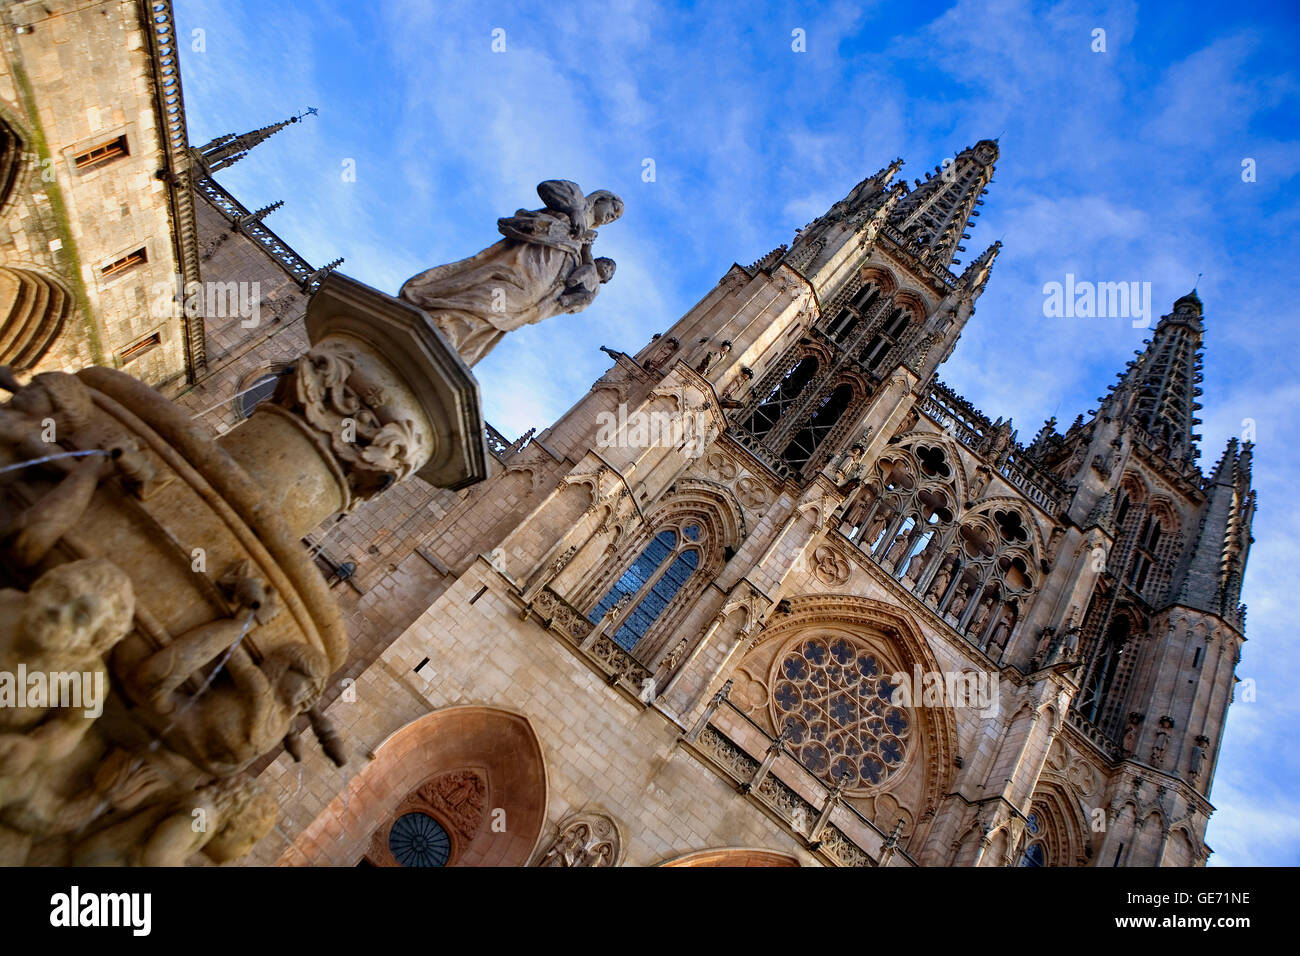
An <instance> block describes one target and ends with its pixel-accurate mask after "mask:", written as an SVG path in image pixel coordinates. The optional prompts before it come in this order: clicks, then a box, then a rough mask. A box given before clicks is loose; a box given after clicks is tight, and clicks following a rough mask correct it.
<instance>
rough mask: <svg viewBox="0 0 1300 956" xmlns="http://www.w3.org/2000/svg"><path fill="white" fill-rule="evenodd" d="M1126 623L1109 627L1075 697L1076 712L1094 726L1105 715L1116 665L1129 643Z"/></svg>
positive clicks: (1117, 673)
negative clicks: (1086, 677) (1087, 674)
mask: <svg viewBox="0 0 1300 956" xmlns="http://www.w3.org/2000/svg"><path fill="white" fill-rule="evenodd" d="M1128 639H1129V619H1128V618H1127V617H1121V618H1119V619H1117V620H1116V621H1115V623H1114V624H1112V625H1111V627H1110V630H1109V631H1108V632H1107V634H1106V640H1105V641H1103V642H1102V643H1101V646H1100V647H1099V648H1098V650H1097V657H1096V660H1095V661H1094V662H1093V666H1092V670H1091V673H1090V675H1089V680H1088V682H1087V685H1086V686H1085V687H1084V688H1083V693H1082V694H1081V695H1080V697H1079V711H1080V713H1082V714H1083V715H1084V716H1085V717H1087V718H1088V720H1090V721H1092V722H1093V723H1096V722H1097V721H1098V719H1099V718H1101V717H1103V716H1104V714H1105V705H1106V704H1107V702H1108V701H1109V699H1110V697H1111V695H1112V694H1113V693H1114V692H1115V691H1116V678H1117V677H1118V676H1119V673H1120V663H1121V662H1122V661H1123V659H1124V653H1125V651H1126V650H1127V649H1128V643H1129V640H1128Z"/></svg>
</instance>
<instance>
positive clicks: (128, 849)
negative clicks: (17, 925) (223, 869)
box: [70, 778, 279, 866]
mask: <svg viewBox="0 0 1300 956" xmlns="http://www.w3.org/2000/svg"><path fill="white" fill-rule="evenodd" d="M278 814H279V808H278V807H277V805H276V802H275V799H274V798H273V797H272V796H271V795H270V794H268V793H266V792H265V791H263V790H261V789H259V788H258V787H257V786H256V785H255V784H253V782H252V781H249V780H246V779H242V778H233V779H228V780H219V781H217V782H216V783H213V784H210V785H208V786H206V787H202V788H200V789H198V790H195V791H193V792H192V793H191V794H189V795H187V796H184V797H180V798H176V799H172V800H164V801H159V802H158V803H154V804H151V805H149V806H146V807H144V808H143V809H141V810H139V811H137V812H136V813H134V814H132V815H131V816H129V817H127V818H126V819H124V820H122V821H121V822H119V823H114V824H112V825H111V826H108V827H105V828H104V829H102V830H100V831H98V832H97V833H95V834H93V835H92V836H89V837H87V838H86V839H84V840H82V841H81V842H80V843H79V844H78V845H77V846H76V847H75V848H74V850H73V851H72V856H71V860H70V862H71V863H72V865H74V866H182V865H183V864H184V863H185V861H186V860H187V859H188V858H189V857H190V856H191V855H192V854H194V853H197V852H199V851H200V850H201V851H202V852H203V854H204V855H205V856H207V857H208V858H209V859H211V860H212V861H213V862H215V863H224V862H227V861H229V860H235V859H238V858H239V857H241V856H243V855H244V854H246V853H247V852H248V851H249V850H251V849H252V848H253V846H254V845H255V844H256V843H257V841H259V840H260V839H262V837H264V836H266V834H267V833H269V832H270V830H271V828H272V827H273V826H274V825H275V821H276V817H277V816H278Z"/></svg>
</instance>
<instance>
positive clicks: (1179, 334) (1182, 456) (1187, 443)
mask: <svg viewBox="0 0 1300 956" xmlns="http://www.w3.org/2000/svg"><path fill="white" fill-rule="evenodd" d="M1204 333H1205V327H1204V325H1203V324H1202V321H1201V300H1200V298H1198V297H1197V295H1196V291H1195V290H1193V291H1192V292H1190V293H1188V294H1187V295H1185V296H1183V297H1182V298H1181V299H1179V300H1178V301H1177V302H1175V303H1174V310H1173V312H1171V313H1169V314H1168V315H1166V316H1164V317H1163V318H1161V319H1160V323H1159V325H1157V326H1156V331H1155V335H1154V336H1153V337H1152V339H1151V341H1150V342H1149V343H1148V344H1147V348H1146V351H1145V352H1142V353H1141V354H1139V355H1138V357H1137V359H1136V360H1135V361H1133V362H1131V363H1130V364H1129V366H1128V368H1127V370H1126V371H1125V372H1124V373H1122V375H1121V379H1120V382H1119V383H1118V384H1117V385H1116V386H1115V387H1114V389H1113V390H1112V391H1111V394H1110V395H1109V396H1107V399H1106V404H1107V405H1108V406H1109V407H1110V408H1111V409H1112V413H1113V414H1114V417H1116V418H1121V419H1125V420H1127V421H1131V422H1133V423H1135V424H1137V425H1138V426H1139V427H1140V428H1142V429H1143V431H1145V432H1146V433H1147V434H1148V435H1150V436H1151V437H1152V438H1154V439H1155V440H1156V442H1157V443H1164V444H1165V445H1167V448H1166V449H1164V456H1165V457H1166V458H1167V459H1169V460H1170V461H1177V462H1185V463H1190V462H1192V461H1194V460H1195V458H1196V457H1197V455H1198V454H1199V452H1198V450H1197V447H1196V443H1197V441H1198V440H1199V439H1200V437H1201V436H1200V435H1197V434H1196V433H1195V432H1194V429H1195V427H1196V426H1197V425H1199V424H1201V420H1200V419H1199V418H1197V417H1195V414H1196V412H1198V411H1199V410H1200V408H1201V405H1200V403H1198V402H1197V401H1196V399H1197V397H1198V396H1199V395H1200V394H1201V389H1200V383H1201V341H1202V338H1203V337H1204Z"/></svg>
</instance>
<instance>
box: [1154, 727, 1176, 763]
mask: <svg viewBox="0 0 1300 956" xmlns="http://www.w3.org/2000/svg"><path fill="white" fill-rule="evenodd" d="M1173 729H1174V722H1173V720H1172V719H1171V718H1169V717H1161V718H1160V728H1159V729H1158V730H1157V731H1156V739H1155V742H1154V743H1153V744H1152V745H1151V766H1153V767H1161V766H1163V765H1164V762H1165V750H1166V749H1167V748H1168V747H1169V731H1171V730H1173Z"/></svg>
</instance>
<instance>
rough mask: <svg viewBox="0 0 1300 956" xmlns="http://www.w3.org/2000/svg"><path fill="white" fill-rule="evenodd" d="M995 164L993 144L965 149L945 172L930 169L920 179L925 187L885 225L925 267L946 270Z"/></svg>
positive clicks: (906, 199)
mask: <svg viewBox="0 0 1300 956" xmlns="http://www.w3.org/2000/svg"><path fill="white" fill-rule="evenodd" d="M997 158H998V144H997V141H996V140H991V139H982V140H980V141H979V142H978V143H976V144H975V145H974V146H970V147H967V148H966V149H964V150H962V151H961V152H960V153H958V154H957V156H956V157H955V158H954V159H953V160H952V162H950V163H948V164H947V165H946V166H936V167H935V172H934V173H933V174H932V173H926V178H925V181H924V182H922V181H921V180H919V179H918V180H917V181H916V187H915V188H914V189H913V190H912V191H911V192H909V193H908V194H907V195H906V196H904V197H903V199H902V201H901V202H900V203H899V204H898V206H897V208H896V209H895V210H894V212H893V213H892V215H891V216H890V222H891V224H892V225H893V226H894V227H895V228H897V229H898V230H899V232H901V233H903V235H904V236H905V237H906V239H907V242H908V244H909V247H914V248H915V249H916V251H917V252H918V254H919V255H920V256H921V258H922V259H924V260H925V261H927V262H928V263H929V264H930V265H934V266H939V267H942V268H947V267H948V266H949V265H950V264H952V262H953V257H954V256H955V255H956V254H957V253H958V252H963V251H965V247H964V246H962V245H961V244H960V243H961V241H962V240H963V239H969V238H970V236H969V235H968V234H967V233H965V232H964V231H963V230H965V229H966V228H967V227H969V226H970V225H971V224H972V222H973V218H974V217H975V216H978V215H979V211H978V210H977V209H976V208H975V207H976V206H978V205H982V201H981V200H980V198H979V197H980V196H982V195H983V194H984V192H985V191H986V187H987V186H988V184H989V183H990V182H991V181H992V179H993V164H994V162H995V161H996V160H997Z"/></svg>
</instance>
